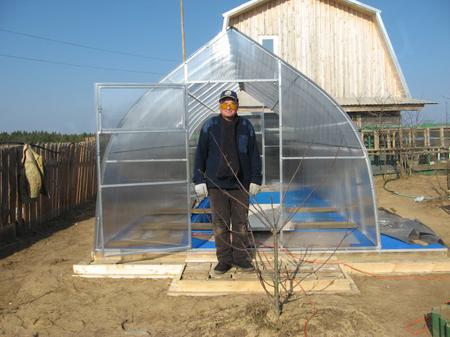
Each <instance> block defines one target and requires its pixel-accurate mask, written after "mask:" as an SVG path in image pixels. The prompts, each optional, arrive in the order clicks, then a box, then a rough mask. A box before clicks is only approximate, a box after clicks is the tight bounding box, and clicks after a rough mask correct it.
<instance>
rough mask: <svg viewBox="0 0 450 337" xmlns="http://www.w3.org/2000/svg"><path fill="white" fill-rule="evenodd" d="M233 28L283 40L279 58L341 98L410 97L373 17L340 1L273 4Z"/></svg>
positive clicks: (244, 17) (298, 0)
mask: <svg viewBox="0 0 450 337" xmlns="http://www.w3.org/2000/svg"><path fill="white" fill-rule="evenodd" d="M229 24H230V26H234V27H235V28H237V29H239V30H240V31H241V32H243V33H244V34H246V35H248V36H250V37H251V38H253V39H254V40H256V41H260V37H261V36H263V35H276V36H278V55H279V56H280V57H281V58H282V59H284V60H285V61H287V62H288V63H290V64H291V65H293V66H294V67H296V68H297V69H298V70H300V71H301V72H303V73H304V74H305V75H307V76H308V77H310V78H311V79H313V80H314V81H315V82H316V83H317V84H319V85H320V86H321V87H322V88H324V89H325V90H326V91H327V92H328V93H330V94H331V95H332V96H334V97H336V98H338V97H404V96H405V91H404V88H403V86H402V84H401V80H400V77H399V74H398V73H397V70H396V67H395V65H394V62H393V60H392V57H391V56H390V54H389V52H388V49H387V48H388V47H387V45H386V43H385V42H384V40H383V38H382V35H381V34H382V32H381V31H380V29H379V28H378V26H377V24H376V17H375V15H374V14H371V13H369V12H367V13H364V12H361V10H359V9H358V10H357V9H355V8H352V7H349V6H348V5H344V4H343V2H342V1H339V0H272V1H267V2H265V3H262V4H261V5H260V6H258V7H256V8H254V9H251V10H248V11H247V12H245V13H242V14H241V15H239V16H236V17H232V18H230V23H229Z"/></svg>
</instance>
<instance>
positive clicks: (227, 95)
mask: <svg viewBox="0 0 450 337" xmlns="http://www.w3.org/2000/svg"><path fill="white" fill-rule="evenodd" d="M227 98H229V99H232V100H233V101H235V102H239V99H238V96H237V94H236V93H235V92H234V91H233V90H225V91H222V93H221V94H220V98H219V102H221V101H223V100H224V99H227Z"/></svg>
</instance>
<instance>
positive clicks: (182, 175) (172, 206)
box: [96, 85, 190, 251]
mask: <svg viewBox="0 0 450 337" xmlns="http://www.w3.org/2000/svg"><path fill="white" fill-rule="evenodd" d="M143 88H145V91H144V92H143ZM133 90H136V91H137V92H139V94H140V95H141V97H140V98H139V99H138V100H136V102H135V103H134V104H133V105H132V106H131V107H129V109H128V111H123V112H122V117H121V119H120V122H118V124H117V125H109V127H110V128H109V129H105V128H103V129H101V130H99V131H100V132H99V140H100V151H101V167H100V172H101V174H100V181H101V186H100V198H99V200H100V202H101V205H100V208H99V209H98V212H97V213H98V214H99V217H100V221H99V224H98V227H99V229H98V230H97V231H96V232H97V240H96V242H97V245H98V246H97V249H100V250H104V249H112V250H114V249H118V250H121V251H123V250H127V251H133V250H143V249H144V250H167V249H170V250H173V249H186V248H188V247H189V244H190V238H189V236H190V234H189V233H190V228H189V207H188V204H189V203H188V194H189V191H188V186H189V183H188V172H187V160H188V159H187V146H186V140H187V130H186V124H185V111H186V91H185V86H183V85H149V86H146V85H143V86H140V85H137V86H135V85H130V86H124V87H121V86H114V85H111V86H108V85H106V86H105V87H102V86H101V85H100V89H99V90H98V92H99V93H100V97H99V99H98V102H99V105H100V106H99V112H100V113H101V114H102V115H105V110H104V108H103V107H104V106H116V104H115V103H117V102H119V103H117V106H118V107H123V106H127V105H126V104H120V102H121V101H120V98H121V96H122V94H123V93H126V94H123V96H124V100H125V101H126V102H129V101H130V99H129V97H131V96H132V94H130V92H132V91H133ZM113 91H114V92H115V93H116V94H117V96H114V102H113V103H111V102H109V100H110V99H111V97H113V96H112V95H110V92H113ZM104 93H107V94H106V95H103V94H104ZM162 101H164V102H162ZM117 110H118V109H117ZM107 112H108V111H107ZM107 112H106V114H107ZM115 115H116V116H118V115H119V114H118V113H117V114H115Z"/></svg>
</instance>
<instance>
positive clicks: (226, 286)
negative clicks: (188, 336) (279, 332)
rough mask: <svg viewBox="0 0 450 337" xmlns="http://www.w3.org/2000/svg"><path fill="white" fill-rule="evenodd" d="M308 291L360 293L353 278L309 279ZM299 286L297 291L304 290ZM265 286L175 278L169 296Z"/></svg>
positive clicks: (256, 289) (249, 290)
mask: <svg viewBox="0 0 450 337" xmlns="http://www.w3.org/2000/svg"><path fill="white" fill-rule="evenodd" d="M301 286H302V288H303V290H304V291H305V292H306V293H323V294H337V293H351V294H356V293H358V292H359V291H358V288H357V287H356V285H355V284H354V282H353V281H352V280H351V279H336V280H308V281H303V282H302V283H301ZM303 290H301V288H300V287H299V288H298V289H297V292H303ZM264 293H265V291H264V288H263V287H262V286H261V283H260V282H259V281H258V280H213V281H211V280H174V281H172V283H171V285H170V287H169V291H168V292H167V294H168V295H169V296H220V295H232V294H264Z"/></svg>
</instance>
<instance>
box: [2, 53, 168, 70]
mask: <svg viewBox="0 0 450 337" xmlns="http://www.w3.org/2000/svg"><path fill="white" fill-rule="evenodd" d="M0 56H1V57H7V58H12V59H18V60H26V61H33V62H41V63H50V64H57V65H64V66H71V67H77V68H89V69H100V70H113V71H124V72H128V73H138V74H152V75H163V74H162V73H156V72H151V71H144V70H131V69H123V68H112V67H102V66H93V65H89V64H78V63H69V62H60V61H54V60H47V59H40V58H34V57H26V56H19V55H9V54H0Z"/></svg>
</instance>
